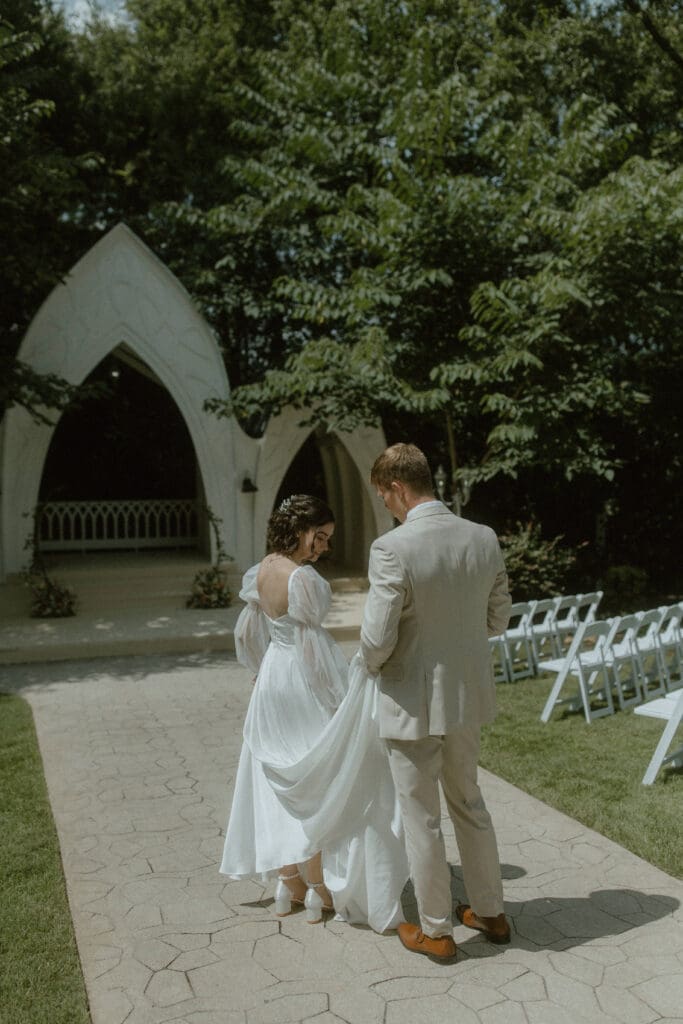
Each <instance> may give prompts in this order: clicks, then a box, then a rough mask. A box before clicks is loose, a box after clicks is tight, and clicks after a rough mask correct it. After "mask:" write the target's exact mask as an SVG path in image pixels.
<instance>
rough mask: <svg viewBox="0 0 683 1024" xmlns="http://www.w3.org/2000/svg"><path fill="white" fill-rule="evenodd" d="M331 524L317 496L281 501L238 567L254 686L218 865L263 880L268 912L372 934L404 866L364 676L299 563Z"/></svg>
mask: <svg viewBox="0 0 683 1024" xmlns="http://www.w3.org/2000/svg"><path fill="white" fill-rule="evenodd" d="M333 533H334V515H333V513H332V511H331V509H330V508H329V507H328V506H327V505H326V504H325V503H324V502H323V501H321V500H320V499H318V498H314V497H311V496H309V495H303V494H297V495H293V496H292V497H291V498H286V499H285V500H284V501H283V502H282V504H281V505H280V506H279V507H278V508H277V509H276V510H275V512H273V514H272V516H271V518H270V520H269V523H268V536H267V542H268V549H269V554H267V555H266V556H265V558H264V559H263V561H262V562H260V563H259V564H258V565H255V566H253V568H251V569H249V570H248V571H247V572H246V573H245V576H244V579H243V585H242V590H241V592H240V597H241V598H242V600H244V601H246V607H245V608H244V609H243V611H242V613H241V614H240V617H239V619H238V621H237V625H236V627H235V648H236V652H237V658H238V660H239V661H240V662H241V663H242V664H243V665H245V666H247V667H248V668H249V669H251V670H252V671H253V672H254V673H255V674H256V681H255V686H254V690H253V692H252V696H251V700H250V702H249V708H248V711H247V716H246V720H245V723H244V742H243V746H242V752H241V755H240V761H239V767H238V770H237V778H236V781H235V791H234V795H233V801H232V808H231V811H230V818H229V821H228V826H227V830H226V836H225V845H224V850H223V859H222V863H221V867H220V871H221V872H222V873H223V874H225V875H228V876H230V877H231V878H245V877H253V876H258V875H260V876H265V877H271V876H273V875H277V876H278V883H277V888H276V892H275V913H276V914H278V915H279V916H285V915H286V914H289V913H291V912H292V910H293V908H295V907H296V906H301V905H303V906H304V907H305V912H306V919H307V921H309V922H310V923H311V924H315V923H318V922H319V921H321V920H322V916H323V912H325V911H336V913H337V914H338V915H339V916H340V917H341V918H343V919H344V920H346V921H349V922H351V923H368V924H369V925H370V926H371V927H372V928H374V929H375V931H378V932H382V931H386V930H387V929H390V928H395V927H396V926H397V925H398V924H399V923H400V922H401V921H403V919H404V918H403V913H402V910H401V892H402V890H403V887H404V885H405V882H406V881H407V879H408V864H407V860H406V854H405V849H404V844H403V835H402V826H401V818H400V811H399V808H398V803H397V800H396V796H395V793H394V786H393V781H392V778H391V774H390V771H389V762H388V758H387V754H386V751H385V748H384V744H383V743H382V741H381V740H380V739H379V734H378V730H377V725H376V718H375V715H376V702H377V690H376V684H375V682H374V680H373V678H372V677H370V676H368V674H367V671H366V670H365V669H364V666H363V663H362V660H361V659H360V656H359V655H355V656H354V658H353V659H352V661H351V664H350V666H349V665H347V663H346V660H345V658H344V656H343V654H342V652H341V650H340V648H339V647H338V646H337V644H336V643H335V641H334V640H333V639H332V637H331V636H330V635H329V633H327V631H326V630H325V629H323V627H322V625H321V623H322V621H323V619H324V618H325V616H326V615H327V613H328V610H329V607H330V602H331V591H330V587H329V584H328V583H327V582H326V581H325V580H324V579H323V578H322V577H321V576H320V575H319V573H318V572H317V571H316V570H315V569H314V568H313V566H312V565H311V564H308V563H312V562H315V561H317V559H318V558H319V557H320V555H321V554H322V553H323V552H325V551H326V550H327V549H328V547H329V545H330V541H331V538H332V534H333Z"/></svg>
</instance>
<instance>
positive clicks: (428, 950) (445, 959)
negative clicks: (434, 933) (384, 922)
mask: <svg viewBox="0 0 683 1024" xmlns="http://www.w3.org/2000/svg"><path fill="white" fill-rule="evenodd" d="M397 930H398V937H399V939H400V940H401V942H402V943H403V945H404V946H405V947H406V949H409V950H410V952H411V953H423V954H424V955H425V956H428V957H429V959H430V960H434V961H436V963H438V964H453V963H455V959H456V947H455V942H454V941H453V936H452V935H439V936H438V938H436V939H432V938H430V936H429V935H425V933H424V932H423V931H422V929H421V928H419V927H418V926H417V925H416V924H406V923H405V922H404V923H403V924H400V925H399V926H398V929H397Z"/></svg>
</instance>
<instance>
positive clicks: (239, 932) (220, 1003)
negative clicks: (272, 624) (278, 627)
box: [3, 652, 683, 1024]
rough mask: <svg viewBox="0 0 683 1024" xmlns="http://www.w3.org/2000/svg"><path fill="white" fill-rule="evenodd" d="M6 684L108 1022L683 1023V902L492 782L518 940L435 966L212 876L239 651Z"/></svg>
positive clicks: (573, 827) (22, 675)
mask: <svg viewBox="0 0 683 1024" xmlns="http://www.w3.org/2000/svg"><path fill="white" fill-rule="evenodd" d="M3 677H4V678H3V686H4V687H10V688H12V689H14V690H16V691H18V692H21V693H22V694H23V695H24V696H26V697H27V698H28V700H29V701H30V703H31V705H32V707H33V711H34V715H35V720H36V726H37V730H38V736H39V741H40V745H41V750H42V754H43V759H44V763H45V769H46V776H47V780H48V786H49V792H50V799H51V802H52V807H53V811H54V815H55V819H56V823H57V828H58V832H59V838H60V842H61V846H62V851H63V859H64V866H65V872H66V879H67V887H68V893H69V899H70V901H71V906H72V911H73V916H74V922H75V928H76V937H77V942H78V947H79V950H80V954H81V959H82V963H83V970H84V974H85V979H86V984H87V989H88V994H89V998H90V1003H91V1012H92V1020H93V1024H124V1022H125V1024H152V1022H154V1024H161V1022H173V1024H295V1022H303V1021H306V1022H315V1024H338V1022H347V1024H375V1022H378V1024H379V1022H382V1024H384V1022H386V1024H403V1022H405V1024H417V1022H420V1021H428V1022H430V1024H442V1022H443V1024H446V1022H449V1024H451V1022H452V1024H476V1022H481V1024H499V1022H501V1024H582V1022H584V1024H615V1022H624V1024H650V1022H659V1024H672V1022H673V1021H679V1022H680V1021H681V1020H683V909H682V907H681V903H682V902H683V900H682V897H683V885H682V884H681V883H680V882H679V881H677V880H675V879H673V878H671V877H669V876H667V875H665V874H664V873H663V872H661V871H659V870H657V869H656V868H653V867H651V866H650V865H649V864H647V863H645V862H644V861H642V860H639V859H638V858H637V857H634V856H632V855H631V854H630V853H627V852H626V851H625V850H623V849H622V848H621V847H618V846H616V845H615V844H614V843H612V842H610V841H609V840H607V839H604V838H603V837H602V836H600V835H598V834H596V833H595V832H591V831H590V830H589V829H586V828H584V827H583V826H582V825H580V824H578V823H577V822H575V821H572V820H570V819H569V818H566V817H565V816H564V815H562V814H559V813H557V812H555V811H553V810H551V809H550V808H548V807H547V806H545V805H544V804H541V803H540V802H538V801H536V800H534V799H532V798H531V797H529V796H527V795H525V794H524V793H522V792H520V791H519V790H517V789H515V788H514V787H513V786H510V785H508V784H507V783H505V782H502V781H501V780H499V779H497V778H495V777H494V776H492V775H489V774H488V773H483V786H484V790H485V794H486V797H487V800H488V802H489V806H490V808H491V810H492V813H493V816H494V820H495V822H496V825H497V831H498V838H499V844H500V848H501V857H502V861H503V863H504V876H505V893H506V901H507V902H506V909H507V911H508V913H509V915H510V917H511V920H512V923H513V928H514V936H513V941H512V943H511V945H510V946H507V947H496V946H492V945H490V944H488V943H487V942H486V941H485V940H484V939H483V937H482V936H479V935H477V934H475V933H472V932H469V931H468V930H467V929H465V928H463V927H461V926H458V927H457V928H456V930H455V937H456V941H457V943H458V948H459V957H458V962H457V963H455V964H453V965H450V966H439V965H436V964H433V963H431V961H429V960H427V959H426V958H424V957H418V956H416V955H415V954H410V953H408V952H407V951H405V950H404V949H403V947H402V946H401V945H400V943H399V941H398V939H397V938H396V936H395V935H385V936H379V935H375V934H374V933H373V932H372V931H370V930H368V929H366V928H357V927H356V928H351V927H348V926H346V925H344V924H340V923H335V922H332V921H330V922H327V923H326V924H325V925H324V926H323V925H317V926H311V925H308V924H306V922H305V920H304V917H303V914H301V913H297V914H293V915H292V916H291V917H288V918H284V919H281V920H278V919H276V918H275V916H274V913H273V905H272V896H273V887H272V884H268V885H261V884H259V883H258V882H232V881H229V880H228V879H225V878H223V877H222V876H220V875H219V874H218V873H217V868H216V865H217V862H218V860H219V856H220V851H221V848H222V835H223V830H224V826H225V819H226V815H227V811H228V807H229V801H230V788H231V782H232V779H233V777H234V773H235V769H236V765H237V759H238V755H239V749H240V742H241V726H242V721H243V717H244V712H245V708H246V704H247V701H248V699H249V694H250V677H249V674H248V673H247V672H246V671H245V670H244V669H242V668H241V667H240V666H239V665H237V664H236V663H235V661H234V660H232V656H231V655H230V654H229V653H215V652H214V653H213V654H207V655H202V654H198V653H195V654H187V655H176V656H165V657H159V656H148V657H139V658H128V659H122V658H120V659H115V660H114V659H111V660H110V659H99V660H97V661H89V662H88V661H79V662H59V663H53V664H32V665H31V664H29V665H16V666H10V667H5V668H4V670H3ZM447 833H448V843H449V855H450V857H451V860H452V861H453V862H454V864H456V865H457V855H456V851H455V847H454V844H453V839H452V832H451V830H450V828H447ZM453 882H454V898H455V899H460V898H461V897H462V895H463V892H462V886H461V880H460V876H459V871H458V868H457V866H456V867H455V868H454V875H453ZM407 910H408V914H409V916H410V915H414V906H413V905H412V903H411V902H410V899H409V896H408V897H407Z"/></svg>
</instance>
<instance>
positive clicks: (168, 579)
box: [0, 552, 367, 665]
mask: <svg viewBox="0 0 683 1024" xmlns="http://www.w3.org/2000/svg"><path fill="white" fill-rule="evenodd" d="M206 564H207V563H206V561H205V560H202V559H199V558H198V557H197V556H196V555H192V554H188V553H184V552H178V553H175V554H173V555H169V553H168V552H156V553H154V552H151V553H146V554H144V555H139V554H138V555H136V554H134V553H127V552H122V553H120V554H116V555H112V554H111V553H106V554H101V555H87V556H79V555H62V556H59V557H52V558H51V559H49V571H50V575H51V578H54V579H57V580H59V581H60V582H61V583H64V584H65V585H66V586H68V587H69V588H71V589H73V590H74V592H75V593H76V594H77V596H78V606H77V609H78V610H77V614H76V615H75V616H73V617H72V618H66V619H33V618H31V617H30V615H29V605H30V594H29V590H28V588H27V586H26V584H25V583H24V582H23V581H22V580H21V579H19V578H14V579H12V580H10V581H9V582H7V583H4V584H2V585H0V665H12V664H27V663H31V662H37V661H65V660H69V659H75V658H100V657H102V658H109V657H117V656H127V655H136V654H164V653H165V654H183V653H191V652H193V651H233V650H234V648H235V645H234V639H233V629H234V625H235V622H236V620H237V616H238V615H239V613H240V610H241V608H242V603H241V602H240V601H239V599H238V598H237V596H235V603H234V604H233V605H232V606H231V607H230V608H221V609H208V610H206V609H205V610H200V609H190V608H186V607H185V601H186V599H187V597H188V595H189V593H190V589H191V585H192V580H193V578H194V575H195V573H196V572H197V571H198V569H200V568H206ZM326 575H327V576H328V578H329V580H330V584H331V586H332V591H333V601H332V607H331V609H330V614H329V616H328V618H327V620H326V622H325V625H326V626H327V628H328V629H329V630H330V631H331V632H332V634H333V635H334V636H335V638H336V639H337V640H351V639H357V637H358V635H359V627H360V621H361V616H362V609H363V603H364V599H365V597H364V595H365V591H366V588H367V579H365V578H363V577H356V576H349V575H346V574H340V573H339V572H335V571H334V570H331V569H329V568H328V569H327V571H326ZM228 578H229V583H230V587H231V590H232V592H233V594H235V595H237V594H238V593H239V588H240V576H239V574H232V575H231V574H229V577H228Z"/></svg>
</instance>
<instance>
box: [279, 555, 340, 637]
mask: <svg viewBox="0 0 683 1024" xmlns="http://www.w3.org/2000/svg"><path fill="white" fill-rule="evenodd" d="M331 603H332V592H331V590H330V585H329V583H328V582H327V580H324V579H323V578H322V576H321V575H320V574H319V573H317V572H316V570H315V569H314V568H313V566H311V565H303V566H301V568H299V569H296V570H295V572H293V573H292V575H291V576H290V577H289V614H290V615H291V617H292V618H293V619H296V620H297V621H298V622H303V623H304V624H305V625H307V626H319V625H320V624H321V622H322V621H323V619H324V618H325V616H326V615H327V613H328V612H329V610H330V604H331Z"/></svg>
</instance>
